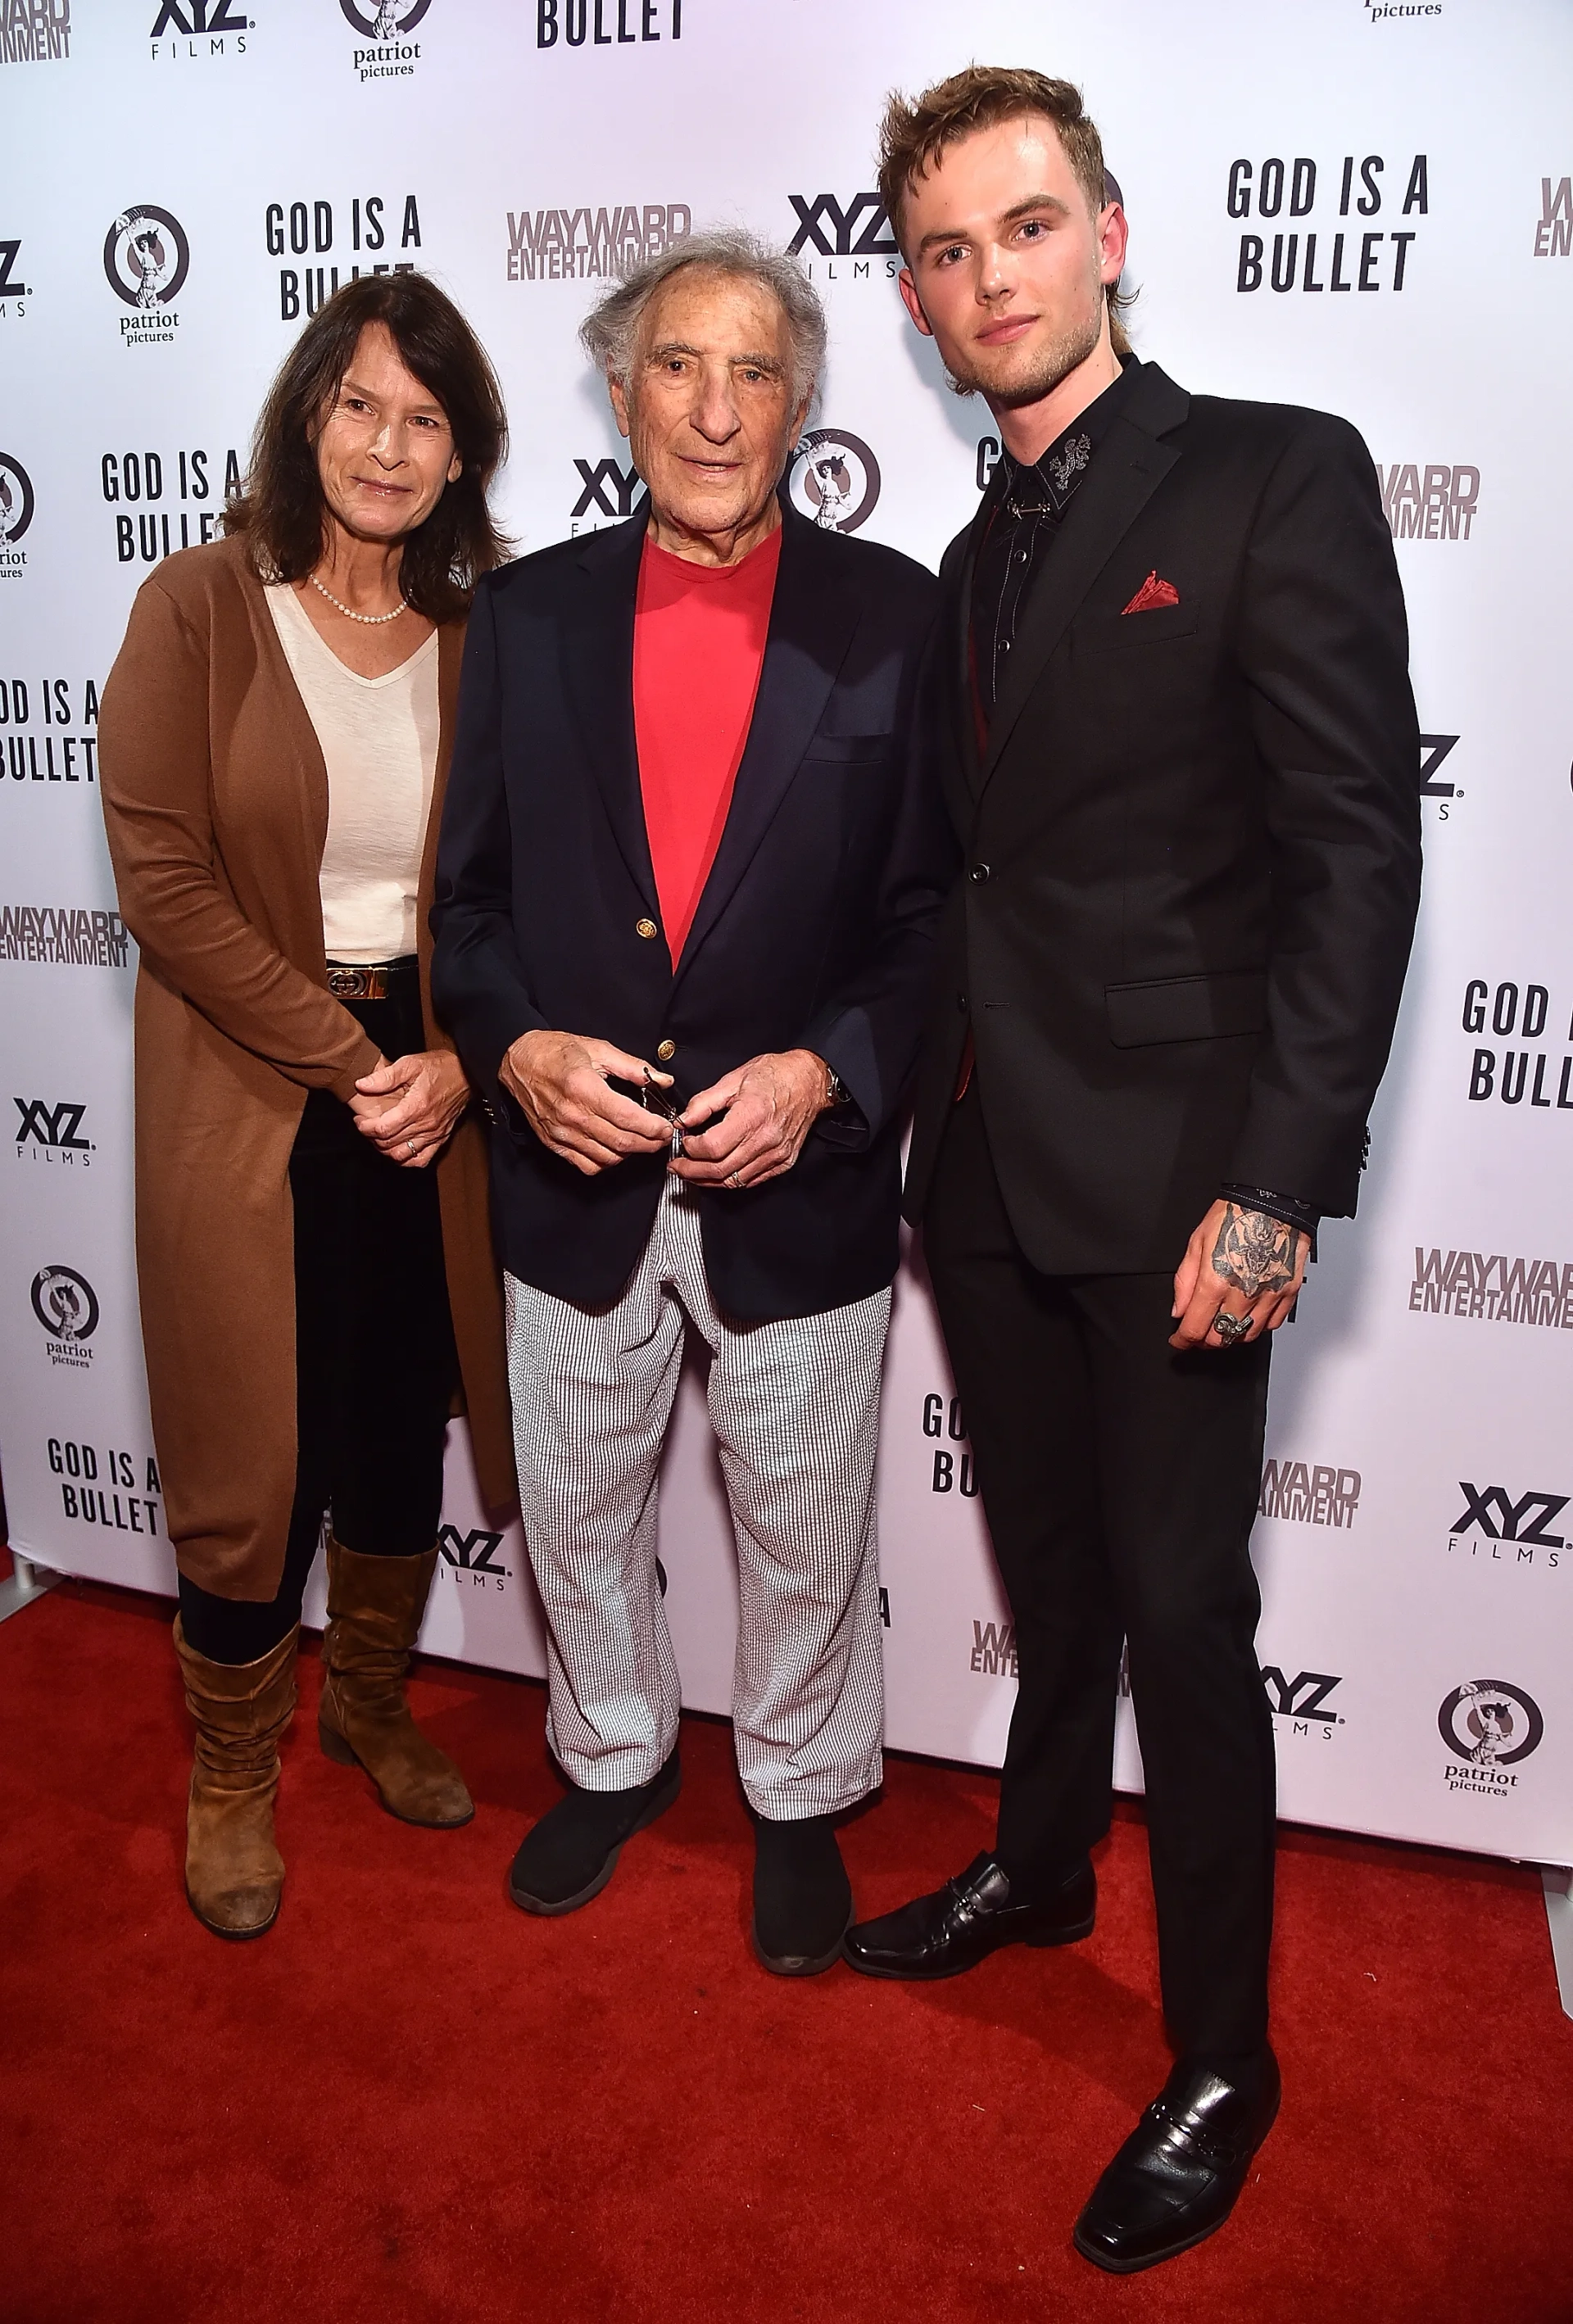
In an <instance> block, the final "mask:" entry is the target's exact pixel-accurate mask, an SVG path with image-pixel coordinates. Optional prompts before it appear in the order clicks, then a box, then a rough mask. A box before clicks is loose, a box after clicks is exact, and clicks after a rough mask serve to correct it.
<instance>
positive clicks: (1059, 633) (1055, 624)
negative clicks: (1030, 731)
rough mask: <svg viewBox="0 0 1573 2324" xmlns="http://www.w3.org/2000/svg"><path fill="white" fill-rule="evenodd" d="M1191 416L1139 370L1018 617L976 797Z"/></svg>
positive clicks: (1177, 395)
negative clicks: (1174, 435) (1170, 440)
mask: <svg viewBox="0 0 1573 2324" xmlns="http://www.w3.org/2000/svg"><path fill="white" fill-rule="evenodd" d="M1189 409H1190V398H1189V396H1188V395H1187V394H1186V393H1185V392H1184V391H1183V389H1181V388H1178V387H1176V385H1175V384H1174V382H1173V381H1172V380H1171V379H1170V378H1169V376H1168V375H1167V374H1166V373H1164V372H1161V371H1160V370H1159V368H1158V366H1157V365H1156V364H1143V367H1142V375H1141V377H1140V379H1139V381H1138V382H1137V383H1136V387H1135V391H1134V392H1133V394H1132V396H1131V398H1130V401H1128V403H1127V404H1126V406H1125V408H1124V410H1123V411H1122V412H1121V413H1120V415H1119V417H1118V418H1117V419H1116V420H1115V421H1114V423H1113V425H1112V426H1111V428H1110V429H1109V431H1108V434H1107V435H1106V437H1105V438H1104V440H1103V442H1102V443H1101V444H1100V445H1099V447H1098V448H1097V451H1096V454H1095V456H1094V457H1093V460H1092V464H1091V466H1089V467H1088V469H1087V475H1086V478H1085V480H1084V482H1083V483H1082V484H1081V486H1080V489H1079V490H1078V493H1077V494H1076V497H1075V499H1074V500H1073V501H1072V502H1071V503H1070V506H1069V509H1068V510H1067V511H1066V512H1065V518H1064V521H1063V522H1062V523H1061V525H1060V527H1059V538H1058V539H1056V540H1055V541H1054V542H1053V544H1052V545H1051V547H1050V551H1049V554H1048V556H1047V557H1046V558H1045V559H1044V561H1043V566H1042V569H1041V572H1040V573H1039V575H1038V576H1037V579H1036V580H1035V582H1034V583H1033V585H1032V594H1031V595H1030V596H1029V597H1028V600H1027V603H1026V605H1025V607H1024V608H1023V610H1022V621H1021V625H1020V627H1019V629H1018V630H1017V632H1016V642H1015V650H1014V651H1013V654H1012V656H1011V667H1010V670H1009V673H1008V675H1007V677H1006V678H1005V682H1004V686H1003V687H1001V688H1000V691H999V696H998V699H997V700H996V702H995V714H994V718H993V721H992V723H991V724H990V726H989V732H988V747H987V749H986V751H985V753H984V759H983V765H982V768H981V770H980V780H979V786H978V788H979V789H980V790H982V789H985V788H986V787H987V785H988V783H989V782H990V780H991V779H992V778H993V776H994V772H995V768H996V767H997V766H998V765H999V761H1000V755H1001V753H1002V752H1003V751H1004V746H1005V744H1006V743H1007V742H1009V740H1010V737H1011V733H1012V730H1013V727H1014V725H1015V724H1016V721H1017V719H1018V718H1019V717H1020V716H1021V715H1022V710H1023V709H1024V708H1025V707H1026V704H1027V701H1028V698H1029V696H1031V694H1032V688H1033V687H1035V686H1036V685H1037V683H1038V680H1039V678H1041V676H1042V673H1043V669H1044V666H1045V664H1046V663H1047V661H1048V659H1049V657H1050V654H1051V653H1052V652H1053V651H1054V649H1055V647H1056V646H1057V645H1058V644H1059V641H1060V639H1061V638H1062V637H1063V636H1064V635H1065V632H1066V631H1067V630H1068V629H1069V626H1070V624H1071V622H1073V621H1074V619H1075V618H1076V615H1077V613H1078V611H1079V610H1080V606H1081V603H1082V600H1083V599H1084V598H1085V596H1086V595H1087V591H1088V590H1089V589H1090V588H1091V587H1092V585H1093V583H1094V582H1095V581H1096V579H1097V576H1098V575H1099V574H1100V573H1101V572H1102V571H1103V568H1104V567H1105V566H1106V564H1107V563H1108V561H1109V558H1111V557H1112V556H1113V555H1114V553H1115V549H1117V548H1118V547H1119V544H1120V542H1121V541H1122V540H1123V539H1124V536H1125V534H1126V533H1127V532H1128V531H1129V530H1130V529H1131V527H1132V525H1133V523H1134V522H1135V521H1136V519H1137V517H1138V516H1139V515H1140V514H1141V512H1142V511H1143V508H1145V506H1146V505H1147V503H1148V502H1149V501H1150V500H1151V499H1152V494H1153V493H1155V492H1156V491H1157V489H1158V487H1159V485H1160V484H1161V483H1162V482H1163V479H1164V477H1165V476H1166V475H1168V474H1169V471H1170V468H1172V467H1173V466H1174V464H1175V462H1176V461H1177V460H1178V459H1179V458H1180V453H1179V451H1178V449H1177V448H1176V447H1174V446H1173V445H1170V444H1166V443H1164V442H1163V441H1162V440H1161V438H1162V435H1163V433H1165V432H1166V431H1167V430H1168V429H1171V428H1176V427H1178V426H1179V425H1180V421H1181V420H1183V419H1184V418H1185V416H1186V413H1187V412H1188V411H1189Z"/></svg>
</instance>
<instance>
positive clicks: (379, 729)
mask: <svg viewBox="0 0 1573 2324" xmlns="http://www.w3.org/2000/svg"><path fill="white" fill-rule="evenodd" d="M266 595H267V601H268V610H269V611H270V613H272V614H273V627H274V628H275V629H276V630H277V632H278V633H279V643H280V644H281V645H282V647H283V650H284V658H285V659H286V660H287V661H288V663H289V665H290V670H291V676H292V677H293V678H294V681H295V684H296V685H297V686H298V687H299V688H300V690H301V700H302V702H304V704H305V705H306V711H307V715H308V716H309V717H310V721H311V724H312V725H313V727H314V728H315V729H316V733H317V740H318V742H319V743H320V744H321V746H322V756H323V758H324V760H325V761H326V762H327V766H328V844H327V845H326V846H325V847H324V849H323V851H322V870H321V874H320V881H319V884H320V887H321V890H322V934H323V936H324V938H325V939H326V942H327V946H328V959H329V960H347V961H356V962H361V961H365V962H371V961H385V960H398V959H401V958H402V957H403V955H404V954H408V953H412V952H413V951H414V949H415V935H416V903H415V899H416V891H417V890H418V888H419V886H420V881H421V853H422V850H423V848H424V845H425V841H426V825H427V820H428V817H429V816H430V813H431V793H432V788H433V786H434V785H435V782H436V779H437V741H438V725H439V713H438V704H437V632H436V631H435V630H433V632H431V635H430V637H429V638H428V639H427V640H426V642H425V644H424V645H422V646H419V647H417V649H416V650H415V651H414V652H413V653H412V655H411V657H410V659H409V660H408V661H403V662H401V663H400V664H399V667H398V669H391V670H389V671H388V672H387V673H386V675H385V676H384V677H382V678H361V677H359V676H357V674H356V672H355V671H354V670H353V669H346V668H345V666H344V664H343V662H341V661H340V660H339V659H338V655H337V654H336V653H335V652H334V650H333V649H332V647H331V646H330V645H328V642H327V641H326V640H325V639H324V638H322V637H321V636H320V635H319V633H318V632H317V631H316V630H315V629H314V628H313V627H312V624H311V620H310V615H309V614H308V613H307V612H306V610H305V608H304V606H303V605H302V604H301V601H300V599H299V597H298V596H297V595H295V592H294V590H293V589H292V588H291V586H290V585H289V583H288V582H279V583H277V584H275V585H274V586H272V587H270V588H269V589H268V590H267V592H266Z"/></svg>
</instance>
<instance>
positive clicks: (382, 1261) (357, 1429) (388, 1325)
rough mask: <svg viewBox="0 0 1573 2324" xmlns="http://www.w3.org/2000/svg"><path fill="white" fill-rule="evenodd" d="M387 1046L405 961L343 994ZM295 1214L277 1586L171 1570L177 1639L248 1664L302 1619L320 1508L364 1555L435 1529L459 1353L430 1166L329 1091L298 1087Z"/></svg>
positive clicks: (414, 1550)
mask: <svg viewBox="0 0 1573 2324" xmlns="http://www.w3.org/2000/svg"><path fill="white" fill-rule="evenodd" d="M345 1005H346V1006H347V1008H348V1009H350V1010H352V1011H353V1013H354V1014H355V1015H356V1017H357V1018H358V1019H360V1021H361V1023H362V1024H363V1025H364V1026H365V1029H366V1031H367V1032H368V1033H369V1034H370V1035H371V1037H372V1038H373V1040H374V1041H375V1042H376V1044H377V1046H378V1047H379V1048H380V1049H381V1050H382V1052H383V1055H384V1056H386V1057H399V1056H405V1055H407V1054H408V1053H409V1052H410V1051H412V1050H415V1049H421V1048H423V1047H425V1041H424V1037H423V1035H422V1032H421V1004H420V995H419V990H418V987H417V984H416V978H415V969H414V963H413V962H410V963H409V964H404V963H403V962H401V963H398V964H396V968H395V973H393V978H392V983H391V989H390V991H389V995H388V998H387V999H386V1000H385V1001H347V1003H346V1004H345ZM290 1193H291V1199H292V1201H293V1203H294V1213H295V1374H296V1399H295V1406H296V1422H295V1425H296V1433H297V1441H298V1450H297V1453H296V1464H295V1500H294V1507H293V1508H292V1510H291V1517H290V1532H289V1540H288V1545H287V1546H286V1548H285V1551H284V1570H283V1574H282V1579H281V1581H280V1583H279V1587H278V1591H277V1593H276V1595H275V1596H274V1597H273V1598H272V1599H271V1600H262V1601H256V1600H250V1599H243V1598H218V1597H215V1596H214V1595H213V1594H212V1593H211V1592H210V1591H206V1590H199V1589H198V1587H197V1585H196V1583H195V1582H189V1581H188V1580H187V1579H186V1577H185V1575H184V1574H182V1575H181V1577H180V1622H181V1627H182V1628H183V1629H184V1631H185V1634H186V1638H187V1642H188V1644H190V1646H194V1647H195V1649H196V1651H197V1652H198V1653H199V1655H206V1656H207V1657H208V1661H209V1662H216V1663H251V1662H255V1661H256V1660H257V1659H258V1658H259V1657H260V1656H261V1655H265V1654H266V1653H268V1651H269V1650H270V1648H272V1647H273V1646H276V1645H277V1644H278V1642H279V1640H280V1639H281V1638H282V1637H284V1635H285V1634H286V1632H288V1631H289V1630H291V1629H292V1628H293V1627H294V1625H295V1624H296V1623H297V1622H298V1621H299V1620H300V1618H301V1599H302V1598H303V1596H304V1594H305V1590H306V1582H307V1578H308V1576H309V1575H310V1571H311V1566H312V1563H313V1561H314V1559H315V1557H316V1554H317V1546H318V1543H319V1539H320V1537H321V1532H322V1518H323V1515H324V1512H325V1511H326V1512H328V1513H329V1514H330V1516H331V1519H332V1525H333V1531H334V1534H335V1535H336V1537H337V1538H338V1540H339V1541H341V1542H342V1543H343V1544H344V1546H345V1547H346V1548H347V1549H352V1550H356V1551H358V1552H359V1553H360V1554H362V1555H363V1556H376V1557H419V1556H421V1554H423V1553H424V1552H425V1551H427V1550H429V1549H430V1548H431V1547H432V1545H434V1543H435V1542H436V1539H437V1526H438V1520H439V1517H440V1513H441V1508H442V1449H443V1440H444V1437H445V1435H446V1433H447V1428H448V1414H449V1406H450V1404H451V1402H452V1397H453V1388H454V1383H455V1381H456V1379H458V1357H457V1354H456V1352H455V1350H454V1342H453V1324H452V1321H451V1319H450V1317H449V1306H448V1278H447V1275H446V1272H445V1270H444V1267H443V1260H442V1227H441V1222H440V1218H439V1216H438V1207H437V1174H436V1169H435V1167H434V1166H430V1165H429V1166H428V1167H427V1168H425V1169H424V1170H406V1169H401V1168H400V1167H399V1166H398V1164H397V1163H394V1162H390V1161H389V1160H387V1158H386V1157H384V1155H382V1154H379V1153H378V1151H377V1149H376V1148H375V1146H374V1145H373V1144H372V1143H371V1140H370V1139H366V1138H363V1137H362V1135H361V1133H360V1131H359V1130H357V1129H356V1126H355V1118H354V1116H353V1115H352V1114H351V1112H350V1110H349V1108H348V1106H347V1105H345V1104H344V1103H343V1102H341V1101H340V1100H339V1099H338V1098H336V1097H334V1096H332V1095H331V1094H330V1093H329V1092H328V1091H327V1090H313V1091H312V1092H311V1093H310V1095H309V1096H308V1098H307V1100H306V1110H305V1111H304V1113H303V1114H302V1115H301V1127H300V1130H298V1132H297V1133H296V1138H295V1144H294V1148H293V1150H292V1152H291V1156H290Z"/></svg>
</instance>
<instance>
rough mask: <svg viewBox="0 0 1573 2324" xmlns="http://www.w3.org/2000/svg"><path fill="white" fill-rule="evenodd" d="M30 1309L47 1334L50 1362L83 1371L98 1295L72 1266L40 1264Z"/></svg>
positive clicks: (88, 1360) (90, 1354)
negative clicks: (43, 1265) (41, 1265)
mask: <svg viewBox="0 0 1573 2324" xmlns="http://www.w3.org/2000/svg"><path fill="white" fill-rule="evenodd" d="M32 1312H33V1314H35V1315H36V1316H37V1318H38V1320H39V1322H40V1323H42V1325H43V1328H44V1330H45V1331H46V1332H47V1333H49V1354H50V1361H51V1363H54V1364H66V1365H69V1366H70V1367H71V1368H72V1369H75V1370H77V1371H86V1370H87V1369H88V1365H89V1364H90V1363H91V1362H92V1360H93V1351H92V1350H91V1348H89V1347H88V1344H87V1342H88V1341H89V1340H90V1339H91V1338H92V1336H93V1334H94V1333H95V1332H96V1331H97V1328H98V1295H97V1292H96V1291H95V1290H94V1288H93V1286H92V1285H91V1284H90V1283H89V1282H88V1278H87V1277H86V1276H85V1275H79V1274H78V1272H77V1270H76V1268H74V1267H41V1268H39V1271H38V1273H37V1274H36V1275H35V1276H34V1277H33V1278H32Z"/></svg>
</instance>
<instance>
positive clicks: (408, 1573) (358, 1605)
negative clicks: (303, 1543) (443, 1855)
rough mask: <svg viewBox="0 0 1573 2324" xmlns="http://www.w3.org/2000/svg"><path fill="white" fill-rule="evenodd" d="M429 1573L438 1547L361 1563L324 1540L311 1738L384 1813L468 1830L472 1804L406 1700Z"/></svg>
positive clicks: (349, 1551)
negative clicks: (377, 1799)
mask: <svg viewBox="0 0 1573 2324" xmlns="http://www.w3.org/2000/svg"><path fill="white" fill-rule="evenodd" d="M436 1570H437V1552H436V1550H435V1549H429V1550H428V1551H427V1553H426V1554H425V1556H424V1557H363V1556H362V1555H361V1554H360V1553H359V1552H358V1551H357V1550H353V1549H346V1548H345V1546H344V1544H343V1543H342V1542H341V1541H335V1540H334V1538H333V1535H331V1534H329V1535H328V1628H327V1629H326V1630H324V1632H323V1633H322V1706H321V1709H320V1710H319V1712H318V1715H317V1733H318V1736H319V1739H320V1741H321V1744H322V1748H323V1749H324V1750H325V1751H326V1752H327V1754H328V1757H329V1758H330V1759H336V1760H337V1761H338V1764H339V1766H341V1767H354V1766H361V1767H364V1768H365V1771H366V1774H367V1775H369V1776H370V1777H371V1779H372V1781H373V1783H374V1784H375V1785H376V1787H377V1791H378V1793H379V1794H380V1796H381V1799H382V1803H383V1805H384V1807H385V1808H386V1809H387V1811H388V1812H389V1814H390V1815H396V1816H402V1817H403V1820H404V1821H405V1822H406V1823H422V1824H434V1825H438V1826H441V1827H447V1826H449V1825H452V1824H459V1823H468V1821H469V1820H470V1818H471V1816H473V1815H474V1813H475V1812H476V1811H475V1802H474V1801H473V1800H472V1799H471V1798H470V1795H469V1794H468V1792H467V1790H466V1789H465V1783H464V1777H463V1776H462V1775H460V1774H459V1772H458V1768H457V1767H456V1766H454V1764H453V1761H452V1760H451V1759H449V1757H447V1756H446V1755H445V1754H444V1753H443V1752H441V1751H440V1750H439V1749H438V1748H437V1746H436V1744H435V1743H429V1742H428V1741H427V1740H426V1738H425V1736H424V1735H422V1734H421V1729H419V1728H418V1727H417V1726H416V1724H415V1721H414V1720H412V1718H411V1716H410V1708H409V1705H408V1704H407V1703H406V1701H404V1674H405V1672H406V1671H407V1670H408V1669H409V1667H410V1649H411V1647H412V1646H413V1645H414V1643H415V1633H416V1631H417V1630H418V1629H419V1628H421V1615H422V1614H423V1613H424V1612H425V1611H426V1598H427V1593H428V1591H430V1588H431V1576H432V1574H433V1573H434V1572H436Z"/></svg>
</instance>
